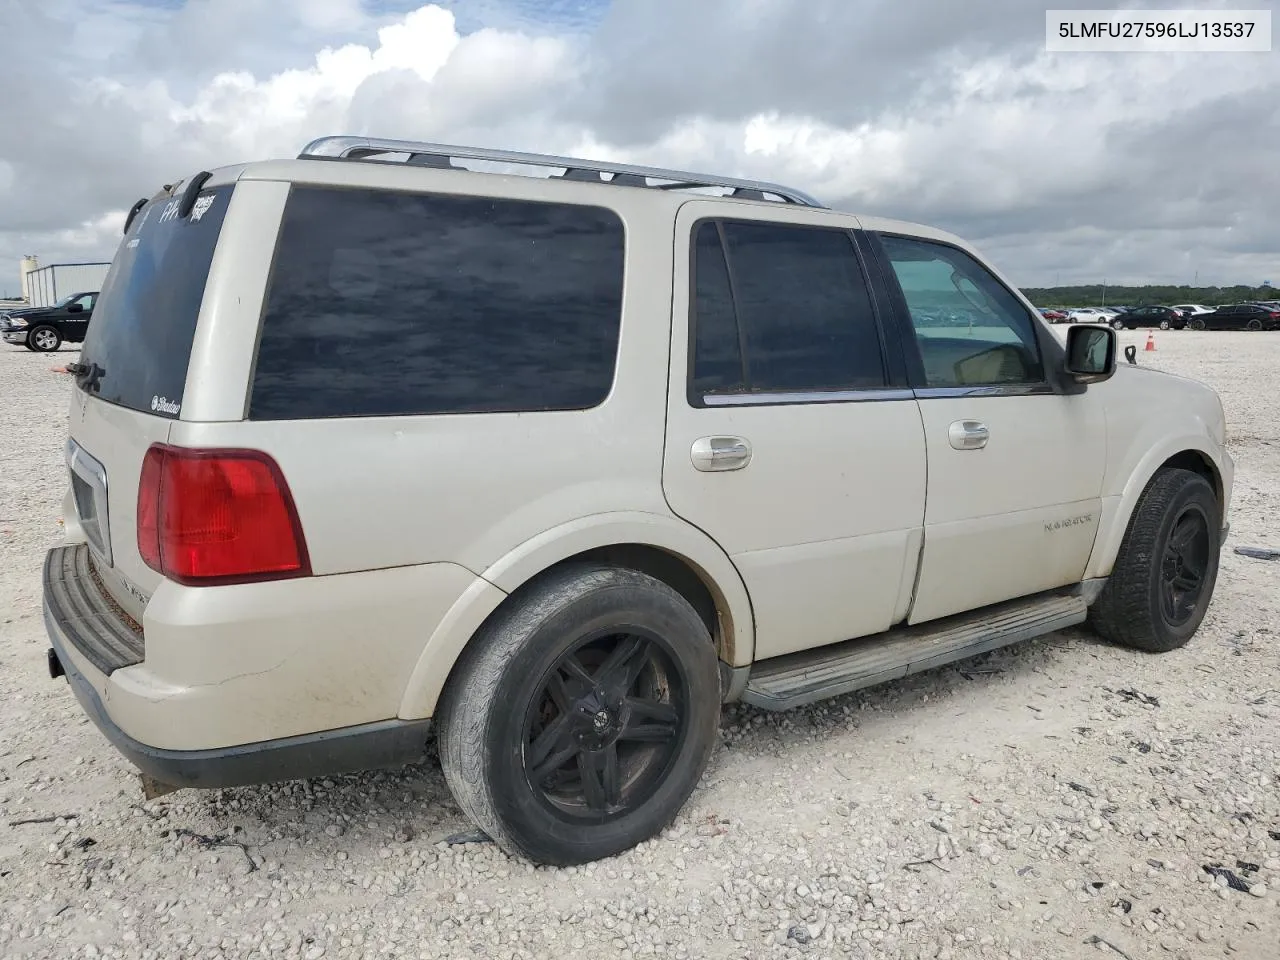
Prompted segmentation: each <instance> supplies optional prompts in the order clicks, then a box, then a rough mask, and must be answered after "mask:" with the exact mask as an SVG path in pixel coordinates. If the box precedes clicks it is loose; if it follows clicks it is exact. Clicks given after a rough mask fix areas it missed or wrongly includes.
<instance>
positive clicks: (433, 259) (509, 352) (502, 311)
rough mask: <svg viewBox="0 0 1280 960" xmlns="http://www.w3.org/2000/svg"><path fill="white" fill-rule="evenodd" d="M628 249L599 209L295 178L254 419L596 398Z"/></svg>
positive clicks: (617, 318)
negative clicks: (302, 183)
mask: <svg viewBox="0 0 1280 960" xmlns="http://www.w3.org/2000/svg"><path fill="white" fill-rule="evenodd" d="M623 254H624V231H623V225H622V221H621V220H620V219H619V217H618V216H617V215H616V214H614V213H613V212H611V211H609V210H605V209H601V208H598V207H588V206H579V205H570V204H556V203H537V202H531V201H523V200H505V199H494V198H489V197H464V196H445V195H439V194H420V193H403V192H392V191H385V190H363V189H360V190H358V189H346V188H332V187H310V186H308V187H299V186H295V187H294V188H293V190H292V191H291V192H290V195H289V200H288V203H287V205H286V207H285V213H284V223H283V225H282V227H281V232H280V241H279V246H278V248H277V251H276V260H275V266H274V269H273V276H272V282H271V289H270V291H269V293H268V299H267V308H266V312H265V315H264V317H263V322H262V334H261V338H260V344H259V348H258V359H257V365H256V369H255V374H254V383H253V393H252V396H251V398H250V403H249V417H250V418H251V419H254V420H286V419H308V418H320V417H360V416H396V415H402V416H403V415H414V414H441V413H476V412H500V411H538V410H574V409H586V408H589V407H593V406H596V405H597V404H599V403H601V402H602V401H603V400H604V398H605V397H606V396H607V395H608V393H609V391H610V389H611V388H612V385H613V376H614V367H615V361H616V355H617V350H618V337H619V331H620V327H621V319H622V282H623Z"/></svg>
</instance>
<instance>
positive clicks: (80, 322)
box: [61, 293, 94, 343]
mask: <svg viewBox="0 0 1280 960" xmlns="http://www.w3.org/2000/svg"><path fill="white" fill-rule="evenodd" d="M93 301H94V295H93V294H92V293H86V294H84V295H83V296H79V297H76V299H74V300H72V301H71V302H70V303H69V304H67V309H66V310H64V311H63V315H62V317H61V320H62V327H63V339H64V340H68V341H70V342H71V343H81V342H83V341H84V337H85V334H86V333H87V332H88V330H89V319H90V317H92V315H93ZM72 307H79V308H80V309H78V310H72V309H71V308H72Z"/></svg>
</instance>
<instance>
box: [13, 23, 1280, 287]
mask: <svg viewBox="0 0 1280 960" xmlns="http://www.w3.org/2000/svg"><path fill="white" fill-rule="evenodd" d="M1046 5H1048V4H1039V3H1034V2H1029V0H437V2H436V3H434V4H426V5H424V4H422V3H421V2H415V0H0V54H2V56H3V61H2V62H3V79H0V295H4V294H9V293H13V292H14V291H15V290H16V289H17V285H18V279H17V261H18V258H19V257H20V256H21V255H22V254H24V253H33V254H36V255H38V256H39V257H40V258H41V261H42V262H43V263H52V262H58V261H63V260H97V259H101V260H106V259H110V257H111V255H112V253H113V251H114V249H115V245H116V242H117V240H118V238H119V229H120V224H121V223H122V222H123V216H124V214H123V211H124V210H126V209H127V208H128V207H129V206H130V205H131V204H132V203H133V201H134V200H136V199H138V198H140V197H142V196H149V195H151V194H152V193H153V192H154V191H155V190H156V189H157V187H158V186H159V185H160V184H161V183H164V182H168V181H171V180H173V179H175V178H178V177H181V176H184V175H186V174H188V173H191V172H193V171H195V170H198V169H208V168H210V167H213V166H216V165H219V164H222V163H230V162H238V161H242V160H250V159H255V158H264V157H275V156H292V155H295V154H296V153H297V151H298V149H299V148H300V147H301V146H302V145H303V144H304V143H306V142H307V141H308V140H310V139H312V138H313V137H316V136H320V135H324V134H329V133H358V134H369V135H378V136H390V137H406V138H419V139H431V140H438V141H444V142H453V143H469V144H478V145H484V146H496V147H508V148H512V149H519V150H531V151H540V152H541V151H545V152H553V153H561V154H570V155H587V156H594V157H598V158H604V159H617V160H630V161H634V162H638V163H646V164H653V165H659V166H670V167H683V168H688V169H695V170H709V171H715V172H721V173H726V174H736V175H739V176H752V177H760V178H766V179H774V180H780V181H782V182H789V183H793V184H794V185H796V186H799V187H801V188H804V189H806V190H808V191H809V192H811V193H814V194H816V195H817V196H819V197H820V198H821V199H823V200H824V201H826V202H827V203H829V204H831V205H832V206H835V207H839V208H841V209H847V210H853V211H861V212H866V213H871V214H876V215H881V216H892V217H901V218H905V219H911V220H920V221H924V222H928V223H933V224H936V225H939V226H942V227H944V228H946V229H950V230H954V231H956V232H957V233H960V234H961V235H963V236H965V237H967V238H968V239H970V240H972V241H973V242H975V243H977V244H978V245H979V246H980V247H981V248H982V249H983V250H984V251H985V252H986V253H987V254H988V255H989V256H991V257H992V258H993V259H994V260H995V262H996V263H997V264H998V265H999V266H1000V267H1001V268H1002V269H1004V270H1006V271H1007V272H1008V273H1009V274H1010V275H1011V276H1012V277H1013V278H1014V280H1015V281H1016V282H1019V283H1021V284H1023V285H1026V286H1039V285H1047V284H1053V283H1055V282H1061V283H1064V284H1065V283H1071V282H1099V281H1101V280H1102V279H1104V278H1106V279H1108V280H1109V281H1110V282H1111V283H1113V284H1114V283H1123V282H1153V283H1175V282H1187V283H1189V282H1191V281H1192V279H1193V277H1195V276H1196V275H1197V274H1198V276H1199V280H1200V282H1202V283H1224V284H1225V283H1237V282H1239V283H1261V282H1264V281H1271V282H1273V283H1276V284H1278V285H1280V42H1277V43H1276V44H1274V46H1275V47H1276V49H1274V50H1273V51H1272V52H1271V53H1253V54H1196V55H1188V54H1174V53H1148V54H1047V53H1045V52H1044V45H1045V19H1044V16H1045V14H1044V10H1045V6H1046ZM1051 5H1052V6H1053V7H1055V8H1066V7H1086V8H1088V7H1093V8H1096V7H1100V6H1110V4H1102V3H1099V2H1098V0H1092V2H1083V3H1080V2H1073V0H1056V2H1054V3H1052V4H1051ZM1126 5H1130V4H1126ZM1140 5H1144V6H1152V7H1155V8H1157V9H1167V8H1170V7H1178V6H1190V5H1191V4H1187V3H1185V2H1181V3H1180V2H1177V0H1167V2H1161V3H1155V4H1152V3H1144V4H1140ZM1194 6H1196V7H1199V8H1201V9H1205V8H1209V7H1214V6H1220V7H1230V8H1239V7H1255V8H1267V9H1273V13H1274V8H1275V7H1276V0H1249V2H1236V3H1215V2H1213V0H1202V2H1198V3H1196V4H1194ZM1275 19H1276V21H1277V24H1278V26H1277V29H1278V30H1280V15H1275ZM8 264H12V265H13V266H12V267H9V266H8Z"/></svg>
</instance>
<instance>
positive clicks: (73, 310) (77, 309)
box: [67, 303, 84, 313]
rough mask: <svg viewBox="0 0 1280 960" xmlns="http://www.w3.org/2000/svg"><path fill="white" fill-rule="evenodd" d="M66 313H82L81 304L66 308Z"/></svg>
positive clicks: (82, 305) (82, 306) (82, 307)
mask: <svg viewBox="0 0 1280 960" xmlns="http://www.w3.org/2000/svg"><path fill="white" fill-rule="evenodd" d="M67 313H84V304H83V303H73V304H70V305H69V306H68V307H67Z"/></svg>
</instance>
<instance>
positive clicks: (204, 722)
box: [44, 544, 497, 787]
mask: <svg viewBox="0 0 1280 960" xmlns="http://www.w3.org/2000/svg"><path fill="white" fill-rule="evenodd" d="M87 551H88V548H87V547H86V546H85V545H83V544H81V545H78V546H72V547H58V548H54V550H52V551H50V553H49V557H48V559H47V560H46V564H45V575H44V622H45V628H46V630H47V632H48V634H49V638H50V641H51V643H52V650H51V654H50V671H51V673H52V674H53V675H54V676H55V677H58V676H66V678H67V681H68V683H69V684H70V685H71V688H72V690H73V692H74V693H75V695H76V698H77V699H78V700H79V702H80V704H81V706H82V707H83V709H84V710H85V712H86V713H87V714H88V715H89V717H90V718H91V719H92V720H93V721H94V723H95V724H96V725H97V726H98V728H99V729H100V730H101V731H102V732H103V734H104V735H105V736H106V737H107V739H108V740H110V741H111V743H112V744H114V745H115V746H116V748H117V749H118V750H120V752H121V753H123V754H124V755H125V756H126V757H127V758H128V759H129V760H130V761H131V762H132V763H133V764H134V765H135V766H137V767H138V768H139V769H140V770H142V771H143V772H144V773H147V774H149V775H150V776H152V777H153V778H154V779H156V780H159V781H161V782H164V783H171V784H177V785H180V786H209V787H214V786H236V785H243V784H249V783H262V782H271V781H277V780H282V779H292V778H295V777H306V776H314V775H322V774H333V773H342V772H348V771H352V770H358V769H369V768H374V767H382V766H389V765H394V764H399V763H403V762H407V761H412V760H415V759H417V758H420V757H422V756H423V755H424V754H425V752H426V747H427V740H428V734H429V731H430V729H431V723H430V719H429V712H426V711H424V713H402V712H401V711H400V704H401V701H402V700H403V698H404V696H405V691H406V686H407V684H408V682H409V678H410V677H411V676H412V675H414V671H415V668H416V667H417V666H418V664H419V661H420V660H421V659H422V658H423V656H424V645H425V644H426V640H427V638H428V637H429V636H430V635H431V633H432V631H433V630H434V628H435V627H436V625H437V624H439V623H440V622H441V620H442V619H443V618H444V617H445V614H446V613H448V612H449V611H450V609H451V608H452V607H453V606H454V604H455V602H457V601H458V599H459V598H460V597H462V596H463V595H464V594H467V592H468V589H469V588H470V587H471V586H472V585H473V584H474V583H475V581H476V580H477V578H476V577H475V576H474V575H473V574H471V573H470V572H469V571H466V570H464V569H463V568H461V567H458V566H456V565H453V564H447V563H438V564H424V565H422V566H418V567H406V568H396V569H389V570H379V571H369V572H365V573H355V574H342V575H334V576H327V577H305V578H299V579H297V580H293V581H278V582H273V583H260V584H245V585H237V586H223V587H206V588H191V587H183V586H179V585H177V584H173V583H169V582H168V581H164V582H162V583H161V585H160V586H159V587H158V588H157V589H156V591H155V593H154V594H153V595H152V596H151V598H150V601H149V602H148V604H147V607H146V610H145V613H144V617H143V620H144V622H143V623H142V624H141V625H136V626H138V630H137V634H136V635H135V634H134V633H132V632H131V631H130V630H127V629H125V627H124V626H123V625H122V618H121V614H120V611H119V610H118V609H116V608H115V607H114V605H113V604H112V602H111V600H110V598H109V596H107V595H106V594H105V592H104V591H103V589H102V588H101V586H100V583H99V582H98V581H97V579H96V575H95V571H94V570H93V569H92V568H90V567H88V565H87ZM81 561H84V562H81ZM489 589H490V590H493V591H495V592H497V590H496V588H494V587H491V586H490V587H489ZM143 634H145V643H144V642H143ZM447 666H448V664H445V663H443V662H442V663H441V669H447Z"/></svg>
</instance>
